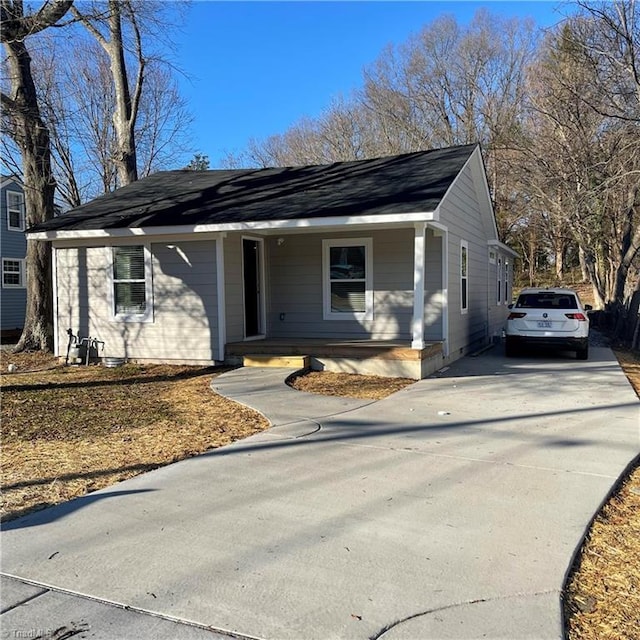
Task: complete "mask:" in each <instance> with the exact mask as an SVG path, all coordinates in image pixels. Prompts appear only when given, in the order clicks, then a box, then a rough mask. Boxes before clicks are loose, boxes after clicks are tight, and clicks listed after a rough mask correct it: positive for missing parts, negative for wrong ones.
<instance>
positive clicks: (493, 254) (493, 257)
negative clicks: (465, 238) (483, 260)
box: [489, 249, 496, 264]
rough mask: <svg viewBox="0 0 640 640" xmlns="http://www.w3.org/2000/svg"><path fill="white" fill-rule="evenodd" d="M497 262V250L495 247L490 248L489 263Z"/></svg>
mask: <svg viewBox="0 0 640 640" xmlns="http://www.w3.org/2000/svg"><path fill="white" fill-rule="evenodd" d="M495 263H496V252H495V251H494V250H493V249H490V250H489V264H495Z"/></svg>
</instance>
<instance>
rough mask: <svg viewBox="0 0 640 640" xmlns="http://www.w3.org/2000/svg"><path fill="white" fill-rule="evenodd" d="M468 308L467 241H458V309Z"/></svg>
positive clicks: (465, 311)
mask: <svg viewBox="0 0 640 640" xmlns="http://www.w3.org/2000/svg"><path fill="white" fill-rule="evenodd" d="M468 310H469V243H468V242H467V241H466V240H461V241H460V311H461V312H462V313H467V311H468Z"/></svg>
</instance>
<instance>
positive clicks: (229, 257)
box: [224, 234, 244, 342]
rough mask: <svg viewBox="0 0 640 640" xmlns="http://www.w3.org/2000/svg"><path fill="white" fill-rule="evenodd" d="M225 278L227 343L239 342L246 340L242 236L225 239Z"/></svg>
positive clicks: (231, 236)
mask: <svg viewBox="0 0 640 640" xmlns="http://www.w3.org/2000/svg"><path fill="white" fill-rule="evenodd" d="M224 278H225V313H226V326H227V342H238V341H240V340H243V339H244V304H243V293H242V288H243V287H242V235H241V234H231V235H229V236H228V237H227V238H225V239H224Z"/></svg>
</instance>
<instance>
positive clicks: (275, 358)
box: [242, 355, 309, 369]
mask: <svg viewBox="0 0 640 640" xmlns="http://www.w3.org/2000/svg"><path fill="white" fill-rule="evenodd" d="M242 364H243V366H245V367H285V368H287V369H292V368H294V367H295V368H296V369H308V368H309V356H294V355H291V356H279V355H246V356H243V358H242Z"/></svg>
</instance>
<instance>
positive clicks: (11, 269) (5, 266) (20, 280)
mask: <svg viewBox="0 0 640 640" xmlns="http://www.w3.org/2000/svg"><path fill="white" fill-rule="evenodd" d="M25 282H26V278H25V261H24V260H23V259H20V258H2V287H3V288H5V289H24V288H25Z"/></svg>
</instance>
